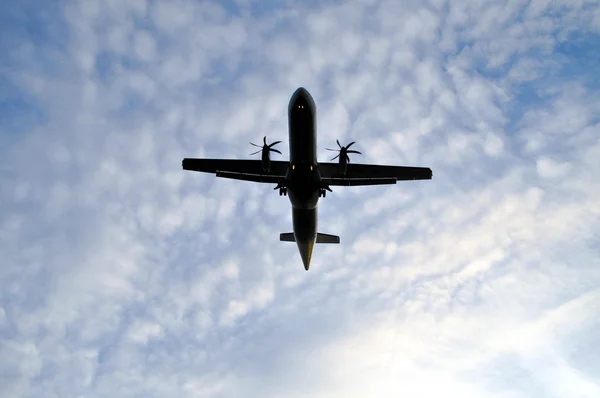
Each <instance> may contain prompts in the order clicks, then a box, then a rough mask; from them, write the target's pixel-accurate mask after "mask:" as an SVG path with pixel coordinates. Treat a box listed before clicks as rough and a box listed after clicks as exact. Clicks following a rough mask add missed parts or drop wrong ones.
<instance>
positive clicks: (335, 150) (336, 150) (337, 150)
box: [325, 148, 340, 152]
mask: <svg viewBox="0 0 600 398" xmlns="http://www.w3.org/2000/svg"><path fill="white" fill-rule="evenodd" d="M325 149H327V150H328V151H333V152H339V151H340V150H339V149H329V148H325Z"/></svg>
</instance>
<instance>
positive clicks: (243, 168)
mask: <svg viewBox="0 0 600 398" xmlns="http://www.w3.org/2000/svg"><path fill="white" fill-rule="evenodd" d="M316 115H317V108H316V106H315V102H314V100H313V98H312V96H311V95H310V94H309V93H308V91H307V90H306V89H305V88H303V87H300V88H299V89H297V90H296V91H295V92H294V94H293V95H292V98H291V99H290V103H289V106H288V123H289V138H290V160H289V162H286V161H276V160H275V161H274V160H271V159H270V153H271V152H277V153H279V154H281V152H279V151H278V150H277V149H275V148H273V147H274V146H275V145H277V144H279V143H280V142H281V141H275V142H273V143H271V144H267V137H265V138H264V139H263V145H262V146H261V145H256V144H253V143H250V144H251V145H254V146H256V147H259V148H261V149H259V150H258V151H256V152H254V153H252V155H254V154H257V153H259V152H261V153H262V159H261V160H237V159H192V158H185V159H183V162H182V166H183V169H184V170H192V171H201V172H205V173H214V174H216V176H217V177H223V178H232V179H236V180H245V181H254V182H263V183H270V184H277V185H276V186H275V188H274V189H279V195H280V196H281V195H283V196H288V197H289V199H290V202H291V204H292V224H293V228H294V232H290V233H282V234H280V236H279V240H280V241H283V242H296V244H297V245H298V250H299V251H300V256H301V257H302V262H303V263H304V268H305V269H306V270H307V271H308V268H309V266H310V259H311V256H312V251H313V247H314V244H315V243H340V238H339V236H335V235H328V234H323V233H319V232H317V203H318V201H319V198H320V197H323V198H324V197H325V196H326V194H327V191H329V192H332V190H331V188H330V187H331V186H356V185H382V184H395V183H396V181H398V180H430V179H431V178H432V171H431V169H430V168H426V167H405V166H382V165H371V164H355V163H352V164H351V163H350V157H349V156H348V154H349V153H353V154H360V152H358V151H356V150H354V149H350V147H352V145H354V143H355V142H354V141H353V142H351V143H350V144H348V145H346V146H342V145H341V144H340V142H339V140H337V144H338V146H339V149H330V148H326V149H327V150H330V151H337V152H339V153H338V154H337V155H336V156H335V157H334V158H333V159H331V160H335V159H336V158H339V160H338V162H337V163H323V162H318V161H317V126H316Z"/></svg>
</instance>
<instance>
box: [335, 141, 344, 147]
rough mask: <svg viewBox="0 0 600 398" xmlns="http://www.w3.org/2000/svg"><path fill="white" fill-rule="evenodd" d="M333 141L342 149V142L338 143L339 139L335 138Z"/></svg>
mask: <svg viewBox="0 0 600 398" xmlns="http://www.w3.org/2000/svg"><path fill="white" fill-rule="evenodd" d="M335 142H337V144H338V146H339V147H340V149H342V144H340V140H335Z"/></svg>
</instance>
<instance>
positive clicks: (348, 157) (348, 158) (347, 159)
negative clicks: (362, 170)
mask: <svg viewBox="0 0 600 398" xmlns="http://www.w3.org/2000/svg"><path fill="white" fill-rule="evenodd" d="M346 161H347V162H348V163H350V156H348V155H346Z"/></svg>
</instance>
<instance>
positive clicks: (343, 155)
mask: <svg viewBox="0 0 600 398" xmlns="http://www.w3.org/2000/svg"><path fill="white" fill-rule="evenodd" d="M335 142H337V144H338V146H339V147H340V149H329V148H325V149H327V150H328V151H334V152H339V153H338V154H337V155H335V157H333V158H332V159H331V160H335V159H337V158H338V157H340V156H341V157H340V161H342V159H344V160H346V161H347V162H350V157H349V156H348V154H349V153H358V154H359V155H362V153H360V152H358V151H355V150H354V149H348V148H350V147H351V146H352V145H354V144H355V143H356V141H352V142H351V143H349V144H348V145H346V146H342V144H340V141H339V140H335Z"/></svg>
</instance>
